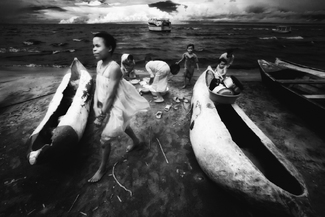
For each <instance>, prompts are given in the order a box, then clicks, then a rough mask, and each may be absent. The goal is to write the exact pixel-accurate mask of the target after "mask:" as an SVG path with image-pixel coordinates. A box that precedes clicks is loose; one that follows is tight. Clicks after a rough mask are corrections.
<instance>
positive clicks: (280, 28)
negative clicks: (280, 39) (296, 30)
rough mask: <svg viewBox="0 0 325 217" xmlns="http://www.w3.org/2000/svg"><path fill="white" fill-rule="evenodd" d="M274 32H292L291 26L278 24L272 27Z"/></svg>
mask: <svg viewBox="0 0 325 217" xmlns="http://www.w3.org/2000/svg"><path fill="white" fill-rule="evenodd" d="M272 31H273V32H277V33H290V32H291V27H290V26H277V27H276V29H272Z"/></svg>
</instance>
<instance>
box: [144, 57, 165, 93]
mask: <svg viewBox="0 0 325 217" xmlns="http://www.w3.org/2000/svg"><path fill="white" fill-rule="evenodd" d="M146 70H147V71H148V72H149V74H151V75H154V76H155V77H154V80H153V82H152V85H151V88H150V91H152V92H158V93H165V92H166V91H167V90H168V75H169V73H170V68H169V65H168V64H167V63H165V62H164V61H160V60H153V61H149V62H148V63H147V64H146Z"/></svg>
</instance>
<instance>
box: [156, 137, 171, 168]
mask: <svg viewBox="0 0 325 217" xmlns="http://www.w3.org/2000/svg"><path fill="white" fill-rule="evenodd" d="M156 139H157V141H158V144H159V146H160V149H161V152H162V153H163V155H164V157H165V160H166V162H167V163H168V160H167V157H166V155H165V152H164V150H163V149H162V147H161V144H160V142H159V139H158V138H156Z"/></svg>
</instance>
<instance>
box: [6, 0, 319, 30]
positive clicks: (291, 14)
mask: <svg viewBox="0 0 325 217" xmlns="http://www.w3.org/2000/svg"><path fill="white" fill-rule="evenodd" d="M154 17H155V18H168V19H170V20H171V22H172V23H182V22H187V21H204V20H206V21H234V22H276V23H288V22H290V23H291V22H302V23H304V22H306V23H325V0H172V1H165V0H162V1H160V0H132V1H131V0H114V1H112V0H87V1H86V0H0V23H59V24H70V23H85V24H93V23H112V22H113V23H116V22H118V23H120V22H140V23H145V22H147V20H148V19H149V18H154Z"/></svg>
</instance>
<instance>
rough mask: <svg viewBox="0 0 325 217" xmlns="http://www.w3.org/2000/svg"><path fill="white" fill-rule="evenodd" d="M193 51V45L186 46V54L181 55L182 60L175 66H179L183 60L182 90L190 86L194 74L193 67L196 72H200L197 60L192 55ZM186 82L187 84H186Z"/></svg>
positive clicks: (193, 54) (194, 55)
mask: <svg viewBox="0 0 325 217" xmlns="http://www.w3.org/2000/svg"><path fill="white" fill-rule="evenodd" d="M193 51H194V44H189V45H187V52H185V53H184V54H183V55H182V59H181V60H180V61H178V62H176V64H180V63H181V62H182V61H183V60H185V63H184V86H182V88H186V87H187V85H189V84H191V80H192V77H193V74H194V70H195V66H196V67H197V70H198V71H200V67H199V59H198V58H197V56H196V54H195V53H193ZM187 80H188V82H187Z"/></svg>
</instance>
